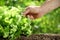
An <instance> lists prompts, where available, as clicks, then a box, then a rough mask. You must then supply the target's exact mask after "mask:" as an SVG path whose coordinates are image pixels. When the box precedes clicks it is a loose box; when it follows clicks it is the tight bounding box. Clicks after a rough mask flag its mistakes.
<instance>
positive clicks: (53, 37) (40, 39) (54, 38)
mask: <svg viewBox="0 0 60 40" xmlns="http://www.w3.org/2000/svg"><path fill="white" fill-rule="evenodd" d="M17 40H60V34H35V35H34V34H33V35H31V36H29V37H26V36H21V37H20V38H18V39H17Z"/></svg>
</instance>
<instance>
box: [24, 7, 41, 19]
mask: <svg viewBox="0 0 60 40" xmlns="http://www.w3.org/2000/svg"><path fill="white" fill-rule="evenodd" d="M24 15H25V16H26V17H29V18H30V19H36V18H39V17H41V15H42V14H41V11H40V6H29V7H27V8H26V10H25V12H24Z"/></svg>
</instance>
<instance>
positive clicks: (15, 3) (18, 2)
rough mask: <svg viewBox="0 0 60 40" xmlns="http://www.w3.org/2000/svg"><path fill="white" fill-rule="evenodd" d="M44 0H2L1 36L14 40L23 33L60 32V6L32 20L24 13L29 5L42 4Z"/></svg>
mask: <svg viewBox="0 0 60 40" xmlns="http://www.w3.org/2000/svg"><path fill="white" fill-rule="evenodd" d="M44 1H45V0H0V36H3V37H4V38H7V37H8V38H10V40H14V39H15V38H17V37H19V36H20V35H21V34H24V35H27V36H29V35H31V34H40V33H55V34H60V7H59V8H57V9H55V10H53V11H51V12H49V13H47V14H46V15H44V16H43V17H41V18H39V19H36V20H30V19H29V18H26V17H24V16H23V15H22V12H23V11H24V9H25V8H26V7H27V6H30V5H34V6H40V5H42V4H43V3H44Z"/></svg>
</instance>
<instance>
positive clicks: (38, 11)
mask: <svg viewBox="0 0 60 40" xmlns="http://www.w3.org/2000/svg"><path fill="white" fill-rule="evenodd" d="M58 7H60V0H46V2H45V3H44V4H43V5H41V6H29V7H27V8H26V10H25V12H24V16H26V17H29V18H30V19H36V18H40V17H42V16H43V15H45V14H46V13H48V12H49V11H52V10H54V9H56V8H58Z"/></svg>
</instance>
